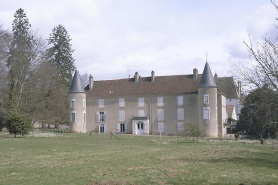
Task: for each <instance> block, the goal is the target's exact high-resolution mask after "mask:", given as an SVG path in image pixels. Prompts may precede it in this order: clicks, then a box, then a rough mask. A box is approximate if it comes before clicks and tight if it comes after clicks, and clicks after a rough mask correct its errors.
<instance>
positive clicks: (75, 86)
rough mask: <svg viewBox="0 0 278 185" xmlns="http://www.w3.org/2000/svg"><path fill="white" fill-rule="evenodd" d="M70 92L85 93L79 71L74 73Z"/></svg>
mask: <svg viewBox="0 0 278 185" xmlns="http://www.w3.org/2000/svg"><path fill="white" fill-rule="evenodd" d="M69 92H82V93H84V92H85V90H84V88H83V86H82V82H81V78H80V75H79V72H78V70H76V71H75V73H74V76H73V79H72V82H71V85H70V89H69Z"/></svg>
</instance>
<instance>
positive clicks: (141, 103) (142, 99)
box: [138, 98, 144, 107]
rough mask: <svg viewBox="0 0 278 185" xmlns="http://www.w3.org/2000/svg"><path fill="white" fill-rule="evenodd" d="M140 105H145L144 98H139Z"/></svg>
mask: <svg viewBox="0 0 278 185" xmlns="http://www.w3.org/2000/svg"><path fill="white" fill-rule="evenodd" d="M138 106H139V107H144V98H138Z"/></svg>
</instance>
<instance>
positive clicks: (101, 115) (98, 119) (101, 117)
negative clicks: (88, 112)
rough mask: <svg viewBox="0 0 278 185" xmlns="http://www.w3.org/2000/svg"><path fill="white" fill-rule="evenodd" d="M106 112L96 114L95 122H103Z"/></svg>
mask: <svg viewBox="0 0 278 185" xmlns="http://www.w3.org/2000/svg"><path fill="white" fill-rule="evenodd" d="M105 121H106V112H96V122H105Z"/></svg>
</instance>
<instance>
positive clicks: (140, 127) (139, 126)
mask: <svg viewBox="0 0 278 185" xmlns="http://www.w3.org/2000/svg"><path fill="white" fill-rule="evenodd" d="M137 127H138V130H140V129H144V123H142V122H139V123H138V124H137Z"/></svg>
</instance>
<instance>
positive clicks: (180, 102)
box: [178, 96, 183, 105]
mask: <svg viewBox="0 0 278 185" xmlns="http://www.w3.org/2000/svg"><path fill="white" fill-rule="evenodd" d="M178 105H183V96H178Z"/></svg>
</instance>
